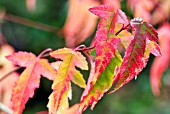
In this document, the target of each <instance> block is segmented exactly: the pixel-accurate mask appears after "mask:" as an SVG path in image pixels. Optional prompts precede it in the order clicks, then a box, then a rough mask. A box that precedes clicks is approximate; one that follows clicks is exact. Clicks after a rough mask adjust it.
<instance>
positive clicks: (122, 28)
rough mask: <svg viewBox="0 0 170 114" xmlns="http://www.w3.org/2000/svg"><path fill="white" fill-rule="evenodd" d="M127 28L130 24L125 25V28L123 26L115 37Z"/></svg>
mask: <svg viewBox="0 0 170 114" xmlns="http://www.w3.org/2000/svg"><path fill="white" fill-rule="evenodd" d="M129 26H130V24H128V25H126V26H125V27H124V26H123V27H122V28H121V29H120V30H119V31H118V32H117V33H116V34H115V35H116V36H117V35H118V34H119V33H120V32H122V31H123V30H125V29H127V28H128V27H129Z"/></svg>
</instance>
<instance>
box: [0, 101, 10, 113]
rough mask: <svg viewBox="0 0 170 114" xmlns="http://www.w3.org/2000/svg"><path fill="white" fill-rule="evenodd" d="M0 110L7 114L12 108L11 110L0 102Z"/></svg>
mask: <svg viewBox="0 0 170 114" xmlns="http://www.w3.org/2000/svg"><path fill="white" fill-rule="evenodd" d="M0 110H2V111H4V112H6V113H8V114H12V113H13V110H11V109H10V108H9V107H7V106H5V105H4V104H3V103H1V102H0Z"/></svg>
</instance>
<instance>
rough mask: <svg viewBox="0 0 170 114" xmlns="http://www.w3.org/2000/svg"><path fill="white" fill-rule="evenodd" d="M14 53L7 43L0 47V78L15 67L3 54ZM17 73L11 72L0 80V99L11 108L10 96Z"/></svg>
mask: <svg viewBox="0 0 170 114" xmlns="http://www.w3.org/2000/svg"><path fill="white" fill-rule="evenodd" d="M12 53H14V49H13V47H11V46H10V45H8V44H3V45H1V47H0V80H1V79H2V78H3V76H5V75H6V74H8V73H9V72H10V71H13V70H15V69H16V67H15V66H14V65H13V64H12V63H11V62H10V61H8V60H7V59H6V58H5V56H7V55H9V54H12ZM18 77H19V75H18V73H12V74H10V76H8V77H6V78H4V79H3V80H1V81H0V101H1V102H2V103H3V104H4V105H6V106H8V107H10V108H12V105H13V103H12V102H11V100H10V99H11V96H12V88H13V87H14V85H15V82H16V81H17V79H18ZM9 82H10V83H9ZM0 113H2V112H1V111H0ZM2 114H3V113H2Z"/></svg>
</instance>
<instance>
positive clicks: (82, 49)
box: [76, 46, 95, 51]
mask: <svg viewBox="0 0 170 114" xmlns="http://www.w3.org/2000/svg"><path fill="white" fill-rule="evenodd" d="M93 48H95V46H91V47H87V48H86V47H83V48H78V49H76V51H88V50H91V49H93Z"/></svg>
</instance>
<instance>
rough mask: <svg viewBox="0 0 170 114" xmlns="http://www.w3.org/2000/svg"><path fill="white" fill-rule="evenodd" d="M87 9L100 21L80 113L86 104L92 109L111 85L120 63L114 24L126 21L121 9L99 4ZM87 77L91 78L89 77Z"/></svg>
mask: <svg viewBox="0 0 170 114" xmlns="http://www.w3.org/2000/svg"><path fill="white" fill-rule="evenodd" d="M89 10H90V11H91V12H92V13H94V14H95V15H97V16H100V17H101V21H100V23H99V25H98V30H97V32H96V36H95V40H96V42H95V47H96V57H95V73H94V76H93V79H92V81H90V84H89V83H88V86H87V88H86V89H85V92H84V93H83V95H82V99H81V102H80V107H79V112H80V113H81V112H82V111H83V110H85V109H86V107H87V106H88V105H92V107H91V109H93V107H94V106H95V104H96V103H97V102H98V100H100V99H101V97H102V96H103V94H104V93H105V92H107V91H108V89H110V87H111V86H112V80H113V78H114V73H115V72H114V71H115V69H116V67H117V66H119V65H120V63H121V56H120V55H119V54H118V53H117V54H116V48H117V45H118V42H119V41H120V39H118V38H115V36H114V29H115V24H116V23H117V22H118V23H121V24H127V23H128V20H127V18H126V16H125V14H124V13H123V12H122V11H121V10H114V9H113V7H111V6H106V5H101V6H96V7H93V8H90V9H89ZM113 64H114V65H113ZM111 69H112V70H113V71H111ZM89 79H90V80H91V77H90V78H89Z"/></svg>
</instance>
